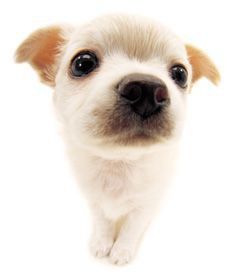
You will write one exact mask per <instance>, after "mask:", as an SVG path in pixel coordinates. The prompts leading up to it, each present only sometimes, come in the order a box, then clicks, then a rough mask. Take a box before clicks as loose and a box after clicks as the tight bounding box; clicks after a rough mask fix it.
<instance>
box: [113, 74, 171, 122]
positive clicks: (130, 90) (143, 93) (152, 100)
mask: <svg viewBox="0 0 236 280" xmlns="http://www.w3.org/2000/svg"><path fill="white" fill-rule="evenodd" d="M118 92H119V94H120V95H121V96H122V97H123V98H124V99H125V100H126V102H127V103H128V104H129V105H130V106H131V108H132V110H133V111H134V112H135V113H137V114H138V115H140V116H141V117H143V118H148V117H149V116H151V115H153V114H155V113H156V112H159V111H161V109H162V108H163V107H164V106H166V105H167V104H169V97H168V92H167V88H166V85H165V84H164V82H163V81H162V80H160V79H158V78H156V77H154V76H150V75H144V74H131V75H128V76H126V77H125V78H124V79H123V80H122V81H121V82H120V83H119V85H118Z"/></svg>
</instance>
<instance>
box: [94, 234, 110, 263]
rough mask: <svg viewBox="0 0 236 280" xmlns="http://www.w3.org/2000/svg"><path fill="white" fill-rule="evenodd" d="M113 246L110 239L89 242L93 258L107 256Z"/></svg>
mask: <svg viewBox="0 0 236 280" xmlns="http://www.w3.org/2000/svg"><path fill="white" fill-rule="evenodd" d="M112 245H113V240H112V239H110V238H101V239H97V240H92V241H91V242H90V251H91V253H92V255H93V256H94V257H97V258H103V257H106V256H108V255H109V253H110V251H111V248H112Z"/></svg>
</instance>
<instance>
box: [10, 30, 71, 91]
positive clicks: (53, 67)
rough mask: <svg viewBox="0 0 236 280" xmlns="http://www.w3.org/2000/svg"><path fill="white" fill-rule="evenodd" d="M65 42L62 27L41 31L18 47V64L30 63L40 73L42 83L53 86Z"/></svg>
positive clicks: (16, 55) (33, 34) (16, 56)
mask: <svg viewBox="0 0 236 280" xmlns="http://www.w3.org/2000/svg"><path fill="white" fill-rule="evenodd" d="M65 41H66V39H65V37H64V36H63V30H62V28H61V27H60V26H51V27H46V28H42V29H39V30H37V31H35V32H34V33H32V34H31V35H30V36H29V37H28V38H27V39H26V40H25V41H24V42H23V43H22V44H21V45H20V46H19V47H18V49H17V50H16V54H15V58H16V62H29V63H30V64H31V66H32V67H33V68H34V69H35V70H36V71H37V72H38V74H39V76H40V78H41V81H42V82H44V83H46V84H49V85H51V86H53V85H54V84H55V75H56V71H57V59H58V55H59V54H60V52H61V48H62V46H63V45H65Z"/></svg>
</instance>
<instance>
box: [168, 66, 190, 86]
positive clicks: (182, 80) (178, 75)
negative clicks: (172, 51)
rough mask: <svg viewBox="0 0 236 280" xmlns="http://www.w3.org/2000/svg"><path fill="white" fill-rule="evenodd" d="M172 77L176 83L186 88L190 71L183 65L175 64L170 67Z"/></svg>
mask: <svg viewBox="0 0 236 280" xmlns="http://www.w3.org/2000/svg"><path fill="white" fill-rule="evenodd" d="M170 74H171V78H172V79H173V80H174V81H175V83H176V84H177V85H178V86H180V87H182V88H185V87H186V86H187V80H188V72H187V70H186V69H185V68H184V66H182V65H175V66H173V67H172V68H171V69H170Z"/></svg>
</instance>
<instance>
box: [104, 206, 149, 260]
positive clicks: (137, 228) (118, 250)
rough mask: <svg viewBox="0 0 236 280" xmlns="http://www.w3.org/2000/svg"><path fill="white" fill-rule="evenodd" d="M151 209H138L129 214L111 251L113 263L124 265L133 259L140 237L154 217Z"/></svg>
mask: <svg viewBox="0 0 236 280" xmlns="http://www.w3.org/2000/svg"><path fill="white" fill-rule="evenodd" d="M149 210H150V209H149ZM149 210H143V209H138V210H134V211H132V212H130V213H129V214H128V215H127V217H126V219H125V220H124V223H123V225H122V227H121V229H120V232H119V234H118V237H117V239H116V242H115V243H114V246H113V248H112V250H111V252H110V261H111V262H112V263H113V264H117V265H123V264H126V263H129V262H130V261H131V260H132V259H133V257H134V255H135V253H136V250H137V248H138V245H139V242H140V239H141V237H142V235H143V233H144V231H145V230H146V228H147V226H148V224H149V223H150V221H151V218H152V214H151V213H152V212H150V211H149Z"/></svg>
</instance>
